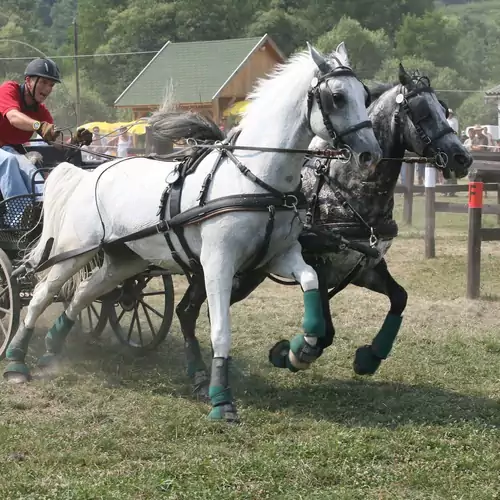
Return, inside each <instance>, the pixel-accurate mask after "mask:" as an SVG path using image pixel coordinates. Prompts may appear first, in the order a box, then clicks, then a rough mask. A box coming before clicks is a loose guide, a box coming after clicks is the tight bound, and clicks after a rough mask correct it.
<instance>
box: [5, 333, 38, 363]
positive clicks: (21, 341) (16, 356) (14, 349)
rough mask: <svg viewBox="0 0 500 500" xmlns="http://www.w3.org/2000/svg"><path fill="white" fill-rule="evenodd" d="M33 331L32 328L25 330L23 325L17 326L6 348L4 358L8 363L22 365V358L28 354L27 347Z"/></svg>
mask: <svg viewBox="0 0 500 500" xmlns="http://www.w3.org/2000/svg"><path fill="white" fill-rule="evenodd" d="M34 331H35V330H34V329H33V328H26V327H25V326H24V324H21V325H20V326H19V328H18V329H17V332H16V334H15V335H14V338H13V339H12V341H11V343H10V344H9V347H8V348H7V352H6V357H7V359H8V360H9V361H17V362H21V363H24V358H25V357H26V353H27V352H28V346H29V343H30V341H31V337H33V332H34Z"/></svg>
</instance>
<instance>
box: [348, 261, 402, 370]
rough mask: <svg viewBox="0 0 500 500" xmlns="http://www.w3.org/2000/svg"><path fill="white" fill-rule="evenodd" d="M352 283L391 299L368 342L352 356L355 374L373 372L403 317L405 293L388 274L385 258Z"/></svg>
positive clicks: (393, 338) (386, 352) (391, 342)
mask: <svg viewBox="0 0 500 500" xmlns="http://www.w3.org/2000/svg"><path fill="white" fill-rule="evenodd" d="M353 284H355V285H357V286H361V287H365V288H368V289H369V290H373V291H374V292H377V293H382V294H384V295H386V296H387V297H388V298H389V300H390V301H391V308H390V310H389V312H388V313H387V316H386V317H385V320H384V323H383V324H382V327H381V328H380V330H379V331H378V333H377V335H376V336H375V338H374V339H373V340H372V343H371V345H364V346H361V347H359V348H358V349H357V350H356V355H355V357H354V363H353V369H354V371H355V372H356V373H357V374H358V375H373V374H374V373H375V372H376V371H377V369H378V367H379V366H380V363H381V362H382V360H384V359H386V358H387V357H388V356H389V354H390V352H391V350H392V346H393V344H394V341H395V339H396V336H397V334H398V332H399V329H400V327H401V322H402V321H403V316H402V314H403V311H404V310H405V308H406V303H407V300H408V294H407V292H406V290H405V289H404V288H403V287H402V286H401V285H400V284H399V283H397V282H396V280H395V279H394V278H393V277H392V276H391V273H390V272H389V270H388V269H387V263H386V261H385V259H383V260H381V261H380V262H379V263H378V264H377V265H376V266H375V267H374V268H373V269H367V270H366V271H364V272H362V273H361V274H360V275H359V276H358V277H356V278H355V279H354V280H353Z"/></svg>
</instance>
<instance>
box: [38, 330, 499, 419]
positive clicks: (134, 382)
mask: <svg viewBox="0 0 500 500" xmlns="http://www.w3.org/2000/svg"><path fill="white" fill-rule="evenodd" d="M39 347H40V348H41V350H43V347H42V346H39ZM202 354H203V357H204V359H205V360H206V361H208V360H209V359H210V356H211V353H210V352H208V350H205V351H204V352H203V353H202ZM66 358H67V359H68V360H69V362H70V363H71V365H72V367H71V369H72V370H73V369H74V370H75V372H76V373H78V374H81V375H83V376H86V375H88V373H89V372H91V373H93V374H95V375H96V376H97V377H102V378H103V380H104V382H105V383H109V384H111V386H112V387H118V388H119V387H120V386H121V387H126V388H127V389H132V390H137V391H145V392H148V391H149V392H151V393H153V394H166V395H167V394H168V395H173V396H176V397H182V398H191V397H192V393H191V386H190V381H189V379H188V377H187V375H186V371H185V360H184V352H183V345H182V340H181V339H179V337H176V336H170V337H169V338H168V339H167V341H166V345H164V346H163V348H162V350H161V351H160V352H152V353H150V354H148V355H147V356H142V357H137V356H134V355H131V354H130V353H129V352H127V351H126V350H123V349H120V348H117V346H116V345H109V344H104V345H96V344H86V345H85V344H84V345H82V342H81V339H80V340H78V341H76V342H71V343H70V345H69V346H68V348H67V350H66ZM257 370H259V367H258V366H257V367H256V366H255V365H254V364H251V363H250V362H249V361H248V359H245V358H244V357H242V356H238V358H237V359H236V360H235V362H234V366H233V369H232V374H231V383H232V386H233V390H234V395H235V398H236V400H237V401H238V404H241V405H242V406H244V407H247V408H250V409H258V410H263V411H267V412H270V413H279V414H280V415H282V414H286V415H287V416H288V417H293V418H300V417H308V418H313V419H316V420H328V421H331V422H337V423H341V424H342V425H348V426H352V427H358V426H361V427H385V428H395V427H398V426H400V425H406V424H416V425H447V424H453V423H456V422H471V423H474V424H483V425H487V426H500V402H498V401H495V400H492V399H487V398H483V397H476V396H471V395H465V394H460V393H458V392H453V391H450V390H447V389H442V388H439V387H433V386H431V385H409V384H405V383H399V382H387V381H377V380H374V379H369V378H363V379H361V378H359V379H351V380H336V379H333V378H332V379H331V380H328V381H325V380H324V379H322V380H320V381H319V382H318V381H315V380H314V377H311V376H310V375H309V374H308V373H307V372H306V373H299V374H293V373H288V372H287V375H288V376H289V377H291V378H292V380H290V384H288V386H283V385H280V384H282V383H283V379H282V377H280V378H279V379H275V378H274V377H273V371H272V370H269V371H268V370H267V369H266V368H264V370H263V371H264V374H260V373H256V371H257ZM276 370H278V369H276ZM294 377H295V379H293V378H294ZM296 377H299V380H297V379H296ZM77 380H78V378H74V379H72V378H71V377H70V379H69V380H67V382H68V383H69V384H68V385H69V388H70V387H71V385H73V384H76V383H77Z"/></svg>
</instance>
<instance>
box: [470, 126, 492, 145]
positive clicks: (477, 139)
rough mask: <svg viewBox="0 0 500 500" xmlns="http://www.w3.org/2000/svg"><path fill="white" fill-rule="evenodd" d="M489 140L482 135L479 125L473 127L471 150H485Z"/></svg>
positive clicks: (482, 131)
mask: <svg viewBox="0 0 500 500" xmlns="http://www.w3.org/2000/svg"><path fill="white" fill-rule="evenodd" d="M488 143H489V139H488V137H487V136H486V135H484V129H483V127H481V125H474V137H473V138H472V139H471V145H472V149H476V150H477V149H486V148H485V146H488Z"/></svg>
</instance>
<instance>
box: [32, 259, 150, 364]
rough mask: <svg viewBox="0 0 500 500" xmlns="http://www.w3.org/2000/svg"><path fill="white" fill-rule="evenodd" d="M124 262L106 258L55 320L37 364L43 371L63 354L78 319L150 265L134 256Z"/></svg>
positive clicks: (82, 283)
mask: <svg viewBox="0 0 500 500" xmlns="http://www.w3.org/2000/svg"><path fill="white" fill-rule="evenodd" d="M130 255H131V256H129V255H128V254H127V257H125V258H115V257H110V256H109V255H105V256H104V262H103V264H102V266H101V267H100V268H99V269H97V270H96V271H95V272H93V273H92V274H91V275H90V276H89V277H88V278H87V279H85V280H84V281H82V282H81V283H80V284H79V285H78V287H77V288H76V290H75V292H74V294H73V298H72V299H71V302H70V303H69V305H68V307H67V308H66V310H65V311H64V312H63V313H62V314H61V316H59V318H57V319H56V321H55V323H54V325H53V326H52V328H51V329H50V330H49V332H48V333H47V336H46V337H45V345H46V348H47V350H46V352H45V354H44V355H43V356H42V357H41V358H40V359H39V360H38V365H39V366H40V367H42V368H46V367H48V366H50V365H51V364H52V363H53V361H54V360H55V359H57V355H58V354H60V352H61V351H62V348H63V345H64V341H65V340H66V337H67V335H68V333H69V332H70V330H71V327H72V326H73V325H74V323H75V321H76V318H77V317H78V315H79V314H80V313H81V312H82V311H83V309H85V308H86V307H88V306H89V305H90V304H92V302H93V301H94V300H95V299H97V298H98V297H101V296H102V295H104V294H105V293H107V292H110V291H111V290H113V288H115V287H116V286H117V285H119V284H120V283H122V282H123V280H125V279H126V278H129V277H130V276H134V275H135V274H137V273H140V272H142V271H144V270H145V269H146V268H147V266H148V263H147V262H146V261H144V260H142V259H141V258H139V257H136V256H135V255H134V254H132V253H131V254H130Z"/></svg>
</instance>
